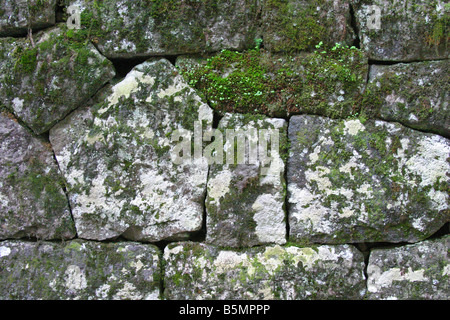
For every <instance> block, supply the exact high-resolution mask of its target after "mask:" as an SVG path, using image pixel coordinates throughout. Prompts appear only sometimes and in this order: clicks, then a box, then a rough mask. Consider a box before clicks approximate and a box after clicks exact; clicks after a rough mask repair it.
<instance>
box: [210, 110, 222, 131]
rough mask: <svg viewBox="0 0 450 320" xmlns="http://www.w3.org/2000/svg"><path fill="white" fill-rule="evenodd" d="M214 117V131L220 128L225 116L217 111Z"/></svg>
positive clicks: (214, 111)
mask: <svg viewBox="0 0 450 320" xmlns="http://www.w3.org/2000/svg"><path fill="white" fill-rule="evenodd" d="M213 113H214V116H213V124H212V127H213V128H214V129H217V128H219V123H220V120H222V118H223V116H222V115H221V114H219V113H218V112H217V111H216V110H213Z"/></svg>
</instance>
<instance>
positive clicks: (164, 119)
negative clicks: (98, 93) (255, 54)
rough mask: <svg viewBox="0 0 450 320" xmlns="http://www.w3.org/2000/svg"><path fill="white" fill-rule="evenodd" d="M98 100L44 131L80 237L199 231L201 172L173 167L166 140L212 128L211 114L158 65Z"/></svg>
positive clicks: (148, 65)
mask: <svg viewBox="0 0 450 320" xmlns="http://www.w3.org/2000/svg"><path fill="white" fill-rule="evenodd" d="M103 96H104V97H105V98H104V99H103V100H102V98H98V99H99V100H102V102H100V103H98V104H96V105H95V106H94V107H92V108H90V109H89V108H87V109H80V110H77V111H76V112H74V113H73V114H71V115H70V116H69V117H68V118H66V119H65V120H64V121H63V122H61V123H60V124H58V125H57V126H55V128H53V129H52V130H51V131H50V141H51V142H52V145H53V147H54V150H55V154H56V158H57V160H58V163H59V165H60V168H61V171H62V172H63V174H64V176H65V178H66V180H67V184H68V193H69V198H70V202H71V207H72V213H73V216H74V219H75V223H76V226H77V231H78V235H79V237H80V238H84V239H96V240H105V239H109V238H114V237H117V236H119V235H123V236H124V237H126V238H128V239H131V240H139V241H158V240H161V239H166V238H178V239H181V238H184V237H185V236H186V233H188V232H192V231H197V230H199V229H200V228H201V226H202V217H203V203H204V197H205V193H206V179H207V174H208V164H207V163H206V161H203V160H202V159H200V160H196V161H192V162H191V163H186V162H185V163H182V164H179V165H176V164H174V162H172V159H171V155H172V151H174V147H175V146H176V143H172V141H171V138H172V133H173V132H174V131H175V130H178V129H179V130H183V129H184V130H193V126H194V121H198V120H204V121H206V122H207V123H209V124H211V123H212V110H211V109H210V108H209V107H208V106H207V105H206V104H204V103H203V102H202V101H201V100H200V98H199V97H198V96H197V95H196V94H195V91H194V90H193V89H191V88H190V87H189V86H188V85H187V84H186V83H185V82H184V81H183V79H182V77H181V76H180V75H179V74H178V73H177V70H176V69H175V67H173V66H172V65H171V64H170V62H169V61H167V60H165V59H154V60H149V61H147V62H144V63H142V64H140V65H138V66H136V67H135V68H134V69H133V70H132V71H131V72H130V73H129V74H128V75H127V76H126V77H125V78H124V79H123V80H122V81H121V82H119V83H118V84H116V85H115V86H114V87H112V89H110V90H109V91H107V92H106V93H103Z"/></svg>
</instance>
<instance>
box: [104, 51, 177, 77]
mask: <svg viewBox="0 0 450 320" xmlns="http://www.w3.org/2000/svg"><path fill="white" fill-rule="evenodd" d="M177 57H178V56H176V55H169V56H141V57H139V56H136V57H133V58H108V60H109V61H111V62H112V64H113V65H114V68H115V69H116V73H117V75H116V77H118V78H125V77H126V75H127V74H128V73H129V72H130V71H131V70H132V69H133V68H134V67H136V66H137V65H139V64H141V63H144V62H145V61H147V60H148V59H152V58H164V59H167V60H168V61H169V62H170V63H171V64H173V65H174V66H175V63H176V61H177Z"/></svg>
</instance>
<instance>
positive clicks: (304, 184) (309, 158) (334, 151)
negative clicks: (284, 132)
mask: <svg viewBox="0 0 450 320" xmlns="http://www.w3.org/2000/svg"><path fill="white" fill-rule="evenodd" d="M289 140H290V143H291V149H290V155H289V159H288V165H287V182H288V201H289V225H290V239H291V240H292V241H300V242H303V241H307V242H308V241H312V242H319V243H324V242H325V243H353V242H364V241H367V242H377V241H389V242H401V241H407V242H415V241H418V240H423V239H425V238H427V237H428V236H430V235H431V234H433V233H434V232H436V231H437V230H438V229H439V228H440V227H442V226H443V225H444V223H446V222H447V221H449V219H450V210H449V201H448V197H449V195H448V185H449V178H448V174H449V172H450V163H449V160H448V156H449V152H450V142H449V140H447V139H446V138H444V137H442V136H439V135H434V134H428V133H422V132H418V131H415V130H412V129H409V128H407V127H404V126H402V125H400V124H397V123H388V122H384V121H373V120H367V121H364V119H362V121H361V119H351V120H331V119H327V118H323V117H318V116H307V115H305V116H294V117H292V118H291V119H290V122H289Z"/></svg>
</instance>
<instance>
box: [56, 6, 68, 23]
mask: <svg viewBox="0 0 450 320" xmlns="http://www.w3.org/2000/svg"><path fill="white" fill-rule="evenodd" d="M62 2H63V1H58V2H57V3H56V12H55V21H56V23H61V22H66V20H65V18H66V17H65V16H66V6H65V5H64V4H63V3H62Z"/></svg>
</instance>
